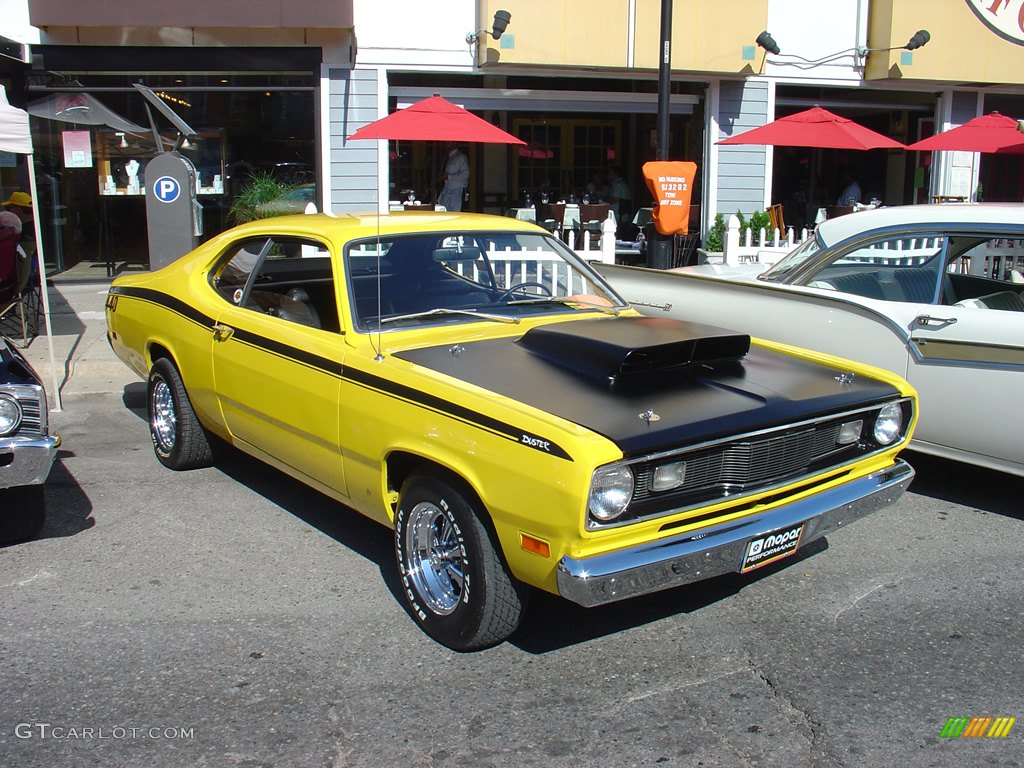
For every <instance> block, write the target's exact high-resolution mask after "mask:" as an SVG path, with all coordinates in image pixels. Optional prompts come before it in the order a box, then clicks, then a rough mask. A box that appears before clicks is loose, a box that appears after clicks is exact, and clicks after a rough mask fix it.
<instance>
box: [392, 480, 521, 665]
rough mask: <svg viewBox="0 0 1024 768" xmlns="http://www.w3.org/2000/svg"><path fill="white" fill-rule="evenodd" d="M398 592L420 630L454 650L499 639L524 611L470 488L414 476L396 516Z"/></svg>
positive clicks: (518, 591) (517, 586)
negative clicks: (404, 599)
mask: <svg viewBox="0 0 1024 768" xmlns="http://www.w3.org/2000/svg"><path fill="white" fill-rule="evenodd" d="M395 554H396V557H397V559H398V569H399V575H400V576H401V579H402V591H403V593H404V594H405V598H406V601H407V603H408V604H409V608H410V609H411V611H412V614H413V616H415V618H416V620H417V621H418V622H419V623H420V625H421V626H422V627H423V629H424V631H425V632H426V633H427V634H428V635H430V636H431V637H432V638H434V639H435V640H437V641H438V642H439V643H442V644H443V645H446V646H448V647H449V648H451V649H453V650H456V651H470V650H477V649H480V648H486V647H488V646H491V645H495V644H497V643H500V642H501V641H502V640H504V639H505V638H507V637H508V636H509V635H510V634H512V632H513V631H515V629H516V627H518V626H519V621H520V619H521V617H522V614H523V610H524V603H525V600H524V597H525V594H526V591H525V587H523V586H522V585H521V584H519V583H518V582H517V581H515V579H514V578H513V577H512V575H511V574H510V573H509V572H508V567H507V566H506V565H505V562H504V560H503V559H502V557H501V554H500V552H499V551H498V550H497V548H496V545H495V544H494V543H493V542H492V540H491V537H490V535H489V534H488V531H487V528H486V527H485V526H484V524H483V522H482V518H481V517H480V511H479V510H477V509H476V508H475V505H474V502H472V501H470V499H469V498H468V495H467V494H465V493H463V492H461V491H460V490H457V489H456V487H455V485H454V484H452V483H449V482H447V481H446V480H443V479H441V478H438V477H433V476H429V475H414V476H413V477H410V478H409V479H408V480H407V481H406V482H405V484H404V485H403V486H402V492H401V495H400V499H399V505H398V514H397V515H396V516H395Z"/></svg>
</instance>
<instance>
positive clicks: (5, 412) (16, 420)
mask: <svg viewBox="0 0 1024 768" xmlns="http://www.w3.org/2000/svg"><path fill="white" fill-rule="evenodd" d="M20 424H21V406H20V405H19V404H18V401H17V400H15V399H14V398H13V397H11V396H10V395H5V394H0V435H8V434H10V433H11V432H13V431H14V430H16V429H17V428H18V426H19V425H20Z"/></svg>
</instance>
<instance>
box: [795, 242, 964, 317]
mask: <svg viewBox="0 0 1024 768" xmlns="http://www.w3.org/2000/svg"><path fill="white" fill-rule="evenodd" d="M946 244H947V238H946V237H945V236H942V235H925V236H921V237H912V238H908V237H893V238H884V239H879V240H873V241H871V242H869V243H863V244H860V245H858V246H857V247H855V248H852V249H849V250H846V251H843V252H841V253H839V254H837V257H836V258H835V259H834V260H832V261H831V262H830V263H828V264H827V265H825V266H824V267H822V268H821V269H820V270H818V271H817V272H816V273H815V274H813V275H810V276H808V278H807V279H806V280H805V281H804V284H805V285H808V286H811V287H816V288H827V289H831V290H835V291H839V292H841V293H851V294H854V295H857V296H863V297H865V298H870V299H881V300H883V301H902V302H911V303H915V304H931V303H936V302H937V301H939V300H940V299H939V297H940V294H941V287H940V280H939V277H940V273H941V272H942V271H943V267H944V264H945V252H946Z"/></svg>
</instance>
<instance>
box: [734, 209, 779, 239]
mask: <svg viewBox="0 0 1024 768" xmlns="http://www.w3.org/2000/svg"><path fill="white" fill-rule="evenodd" d="M736 217H737V218H738V219H739V220H740V242H741V243H745V242H746V241H747V230H748V229H749V230H750V231H751V232H750V242H752V243H756V242H757V237H758V234H759V233H760V231H761V230H762V229H763V230H764V234H765V237H769V238H770V237H771V235H772V217H771V216H769V215H768V212H767V211H754V212H753V213H752V214H750V220H749V221H748V220H747V217H746V216H744V215H743V212H742V211H736Z"/></svg>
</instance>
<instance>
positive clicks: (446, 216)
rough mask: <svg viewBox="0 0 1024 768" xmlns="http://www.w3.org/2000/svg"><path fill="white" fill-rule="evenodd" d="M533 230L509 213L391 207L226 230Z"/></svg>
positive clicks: (352, 233) (339, 235) (342, 236)
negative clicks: (494, 214)
mask: <svg viewBox="0 0 1024 768" xmlns="http://www.w3.org/2000/svg"><path fill="white" fill-rule="evenodd" d="M451 231H465V232H472V231H476V232H481V231H483V232H497V231H501V232H510V231H515V232H533V233H539V234H544V233H545V232H546V230H544V229H542V228H541V227H539V226H537V225H536V224H533V223H531V222H527V221H520V220H519V219H513V218H512V217H510V216H493V215H489V214H484V213H454V212H452V213H448V212H445V211H392V212H390V213H380V214H377V213H315V214H302V213H299V214H294V215H289V216H274V217H271V218H268V219H259V220H258V221H254V222H250V223H248V224H242V225H240V226H238V227H235V228H234V229H229V230H227V231H226V232H225V233H224V234H225V235H230V236H231V237H232V239H234V238H238V237H243V236H254V235H263V234H274V233H277V234H291V235H302V234H310V235H317V234H319V235H321V236H324V237H330V238H336V239H337V240H338V241H339V242H343V241H345V240H351V239H354V238H358V237H372V236H377V235H401V234H415V233H417V232H451Z"/></svg>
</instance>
